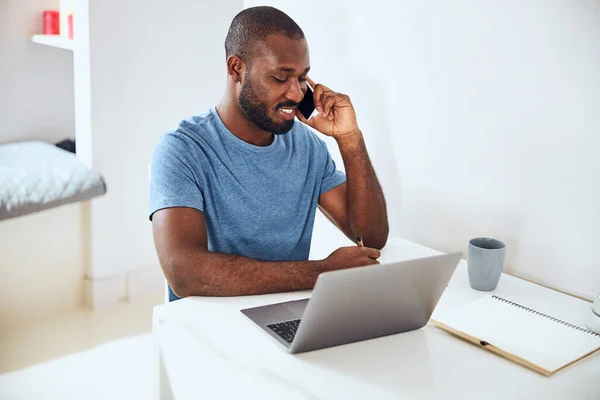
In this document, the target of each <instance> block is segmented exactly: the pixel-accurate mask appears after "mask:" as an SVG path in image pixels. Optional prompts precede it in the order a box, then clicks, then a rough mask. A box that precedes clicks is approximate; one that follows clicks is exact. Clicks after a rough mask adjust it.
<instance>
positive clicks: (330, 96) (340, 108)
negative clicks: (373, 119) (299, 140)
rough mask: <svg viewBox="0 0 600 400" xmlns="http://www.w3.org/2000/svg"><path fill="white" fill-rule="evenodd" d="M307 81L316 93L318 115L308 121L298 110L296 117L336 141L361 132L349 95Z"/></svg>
mask: <svg viewBox="0 0 600 400" xmlns="http://www.w3.org/2000/svg"><path fill="white" fill-rule="evenodd" d="M307 80H308V83H309V84H310V86H312V88H313V91H314V93H313V98H314V102H315V107H316V109H317V111H318V114H316V115H313V116H312V117H311V118H310V119H306V118H304V116H303V115H302V113H301V112H300V111H299V110H296V117H298V119H299V120H300V121H302V122H303V123H305V124H306V125H308V126H310V127H312V128H314V129H316V130H318V131H319V132H321V133H322V134H324V135H327V136H331V137H333V138H335V139H336V140H339V139H344V138H346V137H349V136H353V135H355V134H356V133H358V132H360V131H359V129H358V124H357V122H356V113H355V112H354V107H353V106H352V103H351V102H350V98H349V97H348V96H347V95H345V94H342V93H337V92H334V91H333V90H331V89H329V88H328V87H327V86H324V85H321V84H315V83H314V82H313V81H312V79H310V78H308V77H307Z"/></svg>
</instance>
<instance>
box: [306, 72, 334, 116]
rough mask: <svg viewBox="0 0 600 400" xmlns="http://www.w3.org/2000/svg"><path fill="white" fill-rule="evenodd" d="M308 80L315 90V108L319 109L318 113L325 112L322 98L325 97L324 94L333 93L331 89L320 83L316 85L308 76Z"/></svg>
mask: <svg viewBox="0 0 600 400" xmlns="http://www.w3.org/2000/svg"><path fill="white" fill-rule="evenodd" d="M306 80H307V82H308V83H309V85H310V86H311V87H312V89H313V101H314V103H315V108H316V109H317V111H318V112H323V104H322V99H321V97H322V96H323V94H324V93H328V92H331V89H329V88H328V87H327V86H325V85H321V84H320V83H315V82H314V81H313V80H312V79H310V77H308V76H307V77H306Z"/></svg>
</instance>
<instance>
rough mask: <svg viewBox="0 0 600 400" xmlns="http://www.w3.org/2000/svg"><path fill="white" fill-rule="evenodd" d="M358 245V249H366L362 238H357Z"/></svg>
mask: <svg viewBox="0 0 600 400" xmlns="http://www.w3.org/2000/svg"><path fill="white" fill-rule="evenodd" d="M356 244H358V247H365V245H364V243H363V241H362V238H361V237H360V236H357V237H356Z"/></svg>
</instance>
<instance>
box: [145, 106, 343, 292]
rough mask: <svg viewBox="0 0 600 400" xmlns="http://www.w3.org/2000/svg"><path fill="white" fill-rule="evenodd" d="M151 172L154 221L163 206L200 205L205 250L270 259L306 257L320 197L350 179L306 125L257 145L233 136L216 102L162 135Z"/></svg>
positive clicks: (285, 259)
mask: <svg viewBox="0 0 600 400" xmlns="http://www.w3.org/2000/svg"><path fill="white" fill-rule="evenodd" d="M150 176H151V181H150V207H149V213H150V219H152V214H153V213H154V212H155V211H157V210H160V209H163V208H168V207H191V208H195V209H197V210H200V211H202V212H203V213H204V219H205V222H206V229H207V234H208V250H210V251H216V252H220V253H226V254H236V255H240V256H245V257H251V258H256V259H260V260H271V261H295V260H307V259H308V256H309V252H310V242H311V236H312V231H313V224H314V218H315V213H316V210H317V205H318V200H319V195H320V194H322V193H324V192H327V191H328V190H330V189H333V188H334V187H336V186H338V185H340V184H342V183H343V182H345V180H346V177H345V175H344V174H343V173H342V172H341V171H339V170H337V169H336V165H335V162H334V161H333V159H332V158H331V156H330V154H329V152H328V150H327V147H326V145H325V142H323V141H322V140H321V139H320V138H319V137H318V136H317V135H316V134H315V133H313V132H312V131H311V130H309V129H308V128H307V127H306V126H305V125H304V124H302V123H300V122H297V121H296V122H295V123H294V126H293V128H292V129H291V130H290V131H289V132H288V133H287V134H284V135H275V139H274V141H273V143H272V144H270V145H269V146H264V147H261V146H255V145H252V144H250V143H247V142H245V141H243V140H241V139H239V138H238V137H237V136H235V135H234V134H233V133H231V132H230V131H229V130H228V129H227V128H226V127H225V125H224V124H223V121H222V120H221V118H220V117H219V114H218V113H217V111H216V108H214V107H213V108H211V109H210V110H209V112H207V113H205V114H202V115H199V116H195V117H192V118H189V119H186V120H184V121H182V122H181V123H180V125H179V127H178V128H177V129H176V130H174V131H171V132H168V133H166V134H165V135H163V136H162V137H161V138H160V139H159V140H158V143H157V144H156V146H155V147H154V150H153V153H152V161H151V171H150ZM176 299H178V297H177V296H176V295H175V294H174V293H173V292H172V290H171V289H170V288H169V300H170V301H172V300H176Z"/></svg>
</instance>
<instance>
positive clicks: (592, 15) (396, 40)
mask: <svg viewBox="0 0 600 400" xmlns="http://www.w3.org/2000/svg"><path fill="white" fill-rule="evenodd" d="M258 4H264V2H256V1H252V0H246V1H245V2H244V6H245V7H249V6H253V5H258ZM267 4H270V5H273V6H276V7H278V8H280V9H282V10H283V11H285V12H287V13H288V14H289V15H291V16H292V17H293V18H294V19H295V20H296V21H297V22H298V23H299V24H300V25H301V27H302V28H303V30H304V31H305V33H306V35H307V38H308V41H309V46H310V51H311V64H312V72H311V75H312V77H313V79H316V80H319V81H322V82H324V83H327V84H328V85H329V86H331V87H332V88H334V89H336V90H339V91H342V92H346V93H348V94H349V95H350V96H351V99H352V100H353V102H354V104H355V106H356V108H357V111H358V117H359V123H360V125H361V127H362V129H363V131H364V132H365V134H366V135H367V137H366V140H367V145H368V147H369V150H370V154H371V157H372V159H373V161H374V164H375V167H376V170H377V172H378V174H379V175H380V178H381V180H382V184H383V186H384V190H385V192H386V196H387V199H388V204H389V207H390V209H391V210H390V211H391V214H390V217H391V224H392V227H391V228H392V232H393V234H396V235H402V236H404V237H407V238H409V239H412V240H414V241H417V242H419V243H422V244H425V245H428V246H431V247H435V248H438V249H440V250H444V251H451V250H463V251H465V252H466V251H467V243H468V240H469V239H470V238H471V237H475V236H480V235H486V236H493V237H497V238H499V239H502V240H504V241H505V242H506V243H507V248H508V250H507V262H506V270H507V271H508V272H510V273H513V274H516V275H519V276H522V277H525V278H528V279H532V280H535V281H537V282H540V283H542V284H545V285H549V286H551V287H554V288H558V289H562V290H566V291H569V292H571V293H574V294H578V295H582V296H586V297H588V298H591V296H592V295H594V294H595V293H598V291H600V252H598V250H597V249H598V245H597V243H598V240H599V239H600V234H599V233H598V232H599V230H598V227H599V226H600V111H599V110H600V73H599V71H600V46H599V45H598V40H599V38H600V2H598V1H596V0H552V1H548V0H531V1H528V2H522V1H517V0H511V1H500V0H496V1H487V2H479V1H475V0H462V1H455V2H445V1H441V0H438V1H427V2H423V1H417V0H413V1H409V0H404V1H396V2H387V1H386V2H384V1H369V2H363V1H341V0H338V1H329V2H322V1H318V0H306V1H304V2H302V7H298V2H296V1H290V0H278V1H271V2H267ZM332 151H334V152H335V149H334V147H332ZM337 156H338V155H337V154H336V157H337ZM338 160H339V158H338ZM324 226H326V225H325V224H324V223H323V220H322V219H320V221H319V225H318V226H317V228H318V231H317V232H316V233H315V235H316V236H320V235H321V237H323V236H325V235H328V234H329V233H330V232H331V228H329V227H326V228H324ZM324 229H325V230H324ZM332 240H333V241H334V242H336V243H342V239H340V236H339V235H336V236H334V238H333V239H332ZM315 245H316V246H317V248H315V249H314V250H315V253H319V254H324V253H326V250H328V249H326V248H325V247H326V245H324V244H323V243H322V242H321V243H315Z"/></svg>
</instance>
